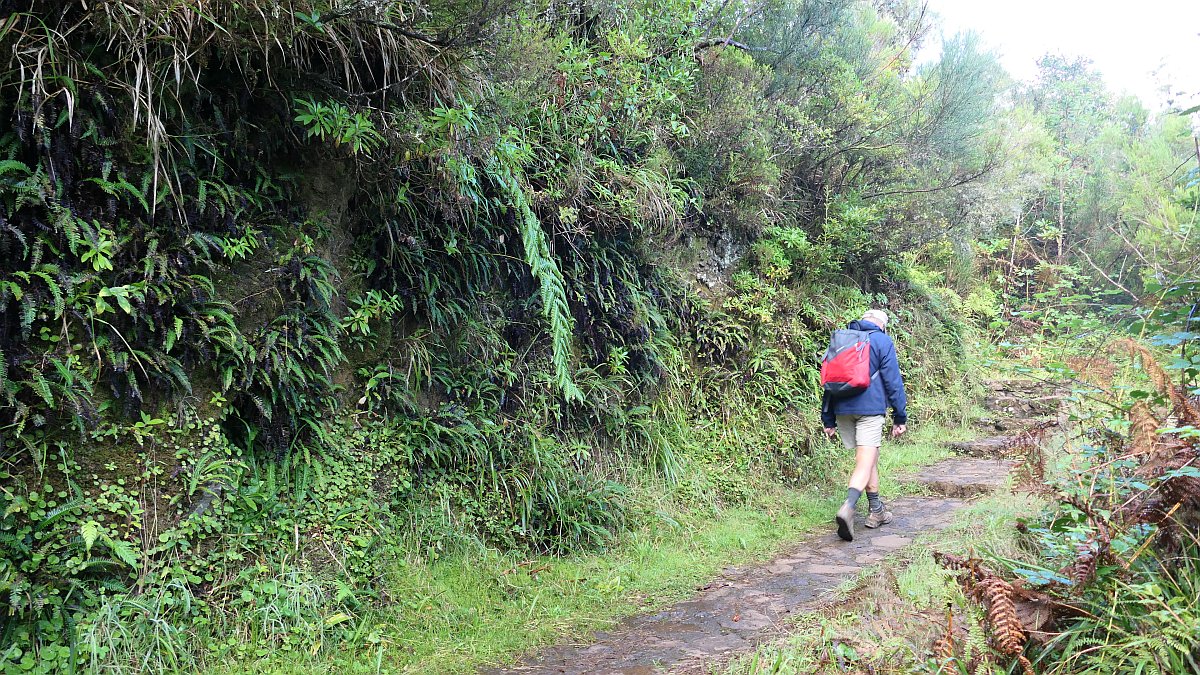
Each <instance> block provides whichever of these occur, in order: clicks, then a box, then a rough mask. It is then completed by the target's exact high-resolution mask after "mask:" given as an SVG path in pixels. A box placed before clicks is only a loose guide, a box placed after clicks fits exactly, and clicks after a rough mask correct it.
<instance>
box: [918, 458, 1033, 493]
mask: <svg viewBox="0 0 1200 675" xmlns="http://www.w3.org/2000/svg"><path fill="white" fill-rule="evenodd" d="M1014 465H1015V462H1012V461H1009V460H1004V459H990V458H982V457H956V458H954V459H949V460H946V461H944V462H939V463H937V464H934V465H933V466H931V467H929V468H927V469H925V470H924V471H922V472H920V473H918V474H917V475H916V479H917V482H919V483H921V484H923V485H925V486H926V487H928V488H929V489H930V490H932V491H933V492H935V493H937V494H939V495H945V496H947V497H965V498H970V497H976V496H979V495H982V494H986V493H988V492H992V491H993V490H996V489H997V488H1000V487H1003V486H1004V483H1005V481H1007V480H1008V473H1009V471H1011V470H1012V467H1013V466H1014Z"/></svg>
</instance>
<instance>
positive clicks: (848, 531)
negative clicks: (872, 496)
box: [836, 500, 854, 541]
mask: <svg viewBox="0 0 1200 675" xmlns="http://www.w3.org/2000/svg"><path fill="white" fill-rule="evenodd" d="M836 520H837V533H838V536H839V537H841V538H842V540H843V541H854V506H853V505H852V504H851V503H850V501H849V500H846V501H845V502H842V508H840V509H838V512H837V517H836Z"/></svg>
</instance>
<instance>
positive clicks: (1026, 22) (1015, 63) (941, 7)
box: [922, 0, 1200, 110]
mask: <svg viewBox="0 0 1200 675" xmlns="http://www.w3.org/2000/svg"><path fill="white" fill-rule="evenodd" d="M928 1H929V8H930V9H931V10H933V11H934V12H936V13H937V14H939V15H941V17H942V20H943V21H942V27H943V31H944V33H945V34H946V35H947V36H949V35H952V34H954V33H956V32H960V31H966V30H974V31H976V32H977V33H979V34H980V36H981V37H982V38H983V40H984V42H985V44H987V45H988V46H989V47H991V48H992V49H994V50H996V51H997V52H998V53H999V54H1000V60H1001V63H1003V65H1004V68H1005V69H1006V70H1008V72H1009V74H1011V75H1012V76H1013V77H1015V78H1017V79H1020V80H1030V79H1032V78H1033V77H1034V75H1035V74H1036V72H1037V66H1036V64H1035V62H1036V60H1037V59H1038V58H1039V57H1040V56H1042V55H1043V54H1045V53H1047V52H1055V53H1061V54H1063V55H1065V56H1068V57H1073V56H1084V57H1087V58H1089V59H1091V60H1092V61H1093V63H1094V65H1095V67H1096V69H1097V70H1099V71H1100V73H1101V74H1102V75H1103V77H1104V81H1105V83H1106V84H1107V85H1108V87H1109V88H1110V89H1112V90H1114V91H1117V92H1121V91H1124V92H1128V93H1131V94H1134V95H1136V96H1138V98H1140V99H1142V101H1143V103H1145V105H1146V106H1147V107H1148V108H1150V109H1151V110H1158V109H1161V108H1163V107H1164V106H1165V105H1166V104H1167V102H1166V100H1165V97H1164V96H1163V94H1162V92H1161V87H1162V85H1164V84H1170V85H1171V86H1172V88H1173V89H1174V90H1176V91H1183V92H1185V95H1184V96H1179V97H1176V98H1175V101H1174V105H1176V106H1179V107H1190V106H1191V105H1196V104H1200V0H1138V1H1136V2H1117V1H1116V0H928ZM930 42H931V43H933V42H934V41H930ZM930 48H937V47H936V44H931V45H930ZM922 56H924V57H929V56H931V55H928V54H922Z"/></svg>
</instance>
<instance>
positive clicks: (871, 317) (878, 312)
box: [862, 309, 888, 329]
mask: <svg viewBox="0 0 1200 675" xmlns="http://www.w3.org/2000/svg"><path fill="white" fill-rule="evenodd" d="M862 320H863V321H870V322H871V323H873V324H875V325H876V326H879V327H880V328H883V329H887V325H888V315H887V314H886V313H885V312H884V311H883V310H882V309H868V310H867V311H865V312H863V315H862Z"/></svg>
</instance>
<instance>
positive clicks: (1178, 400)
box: [1109, 338, 1200, 425]
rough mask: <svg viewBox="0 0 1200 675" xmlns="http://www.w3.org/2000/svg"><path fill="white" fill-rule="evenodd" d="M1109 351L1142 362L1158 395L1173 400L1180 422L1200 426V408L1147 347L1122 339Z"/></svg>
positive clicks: (1113, 344) (1173, 410)
mask: <svg viewBox="0 0 1200 675" xmlns="http://www.w3.org/2000/svg"><path fill="white" fill-rule="evenodd" d="M1109 349H1110V350H1112V351H1117V352H1124V353H1127V354H1128V355H1129V358H1131V359H1133V360H1136V361H1140V362H1141V364H1142V370H1144V371H1146V375H1147V376H1149V378H1150V381H1151V382H1152V383H1154V388H1155V389H1156V390H1157V391H1158V393H1160V394H1162V395H1164V396H1166V397H1167V398H1169V399H1170V400H1171V407H1172V412H1173V413H1174V414H1175V415H1178V416H1179V420H1180V421H1181V422H1182V423H1184V424H1191V425H1200V407H1197V406H1196V405H1195V404H1194V403H1192V402H1191V401H1190V400H1188V398H1187V396H1185V395H1184V394H1183V392H1181V391H1180V390H1179V389H1178V388H1177V387H1176V386H1175V385H1174V383H1172V382H1171V378H1170V376H1169V375H1167V371H1166V370H1164V369H1163V367H1162V365H1161V364H1159V362H1158V360H1157V359H1156V358H1155V357H1154V352H1151V351H1150V349H1149V348H1148V347H1146V345H1143V344H1142V343H1140V342H1138V341H1137V340H1134V339H1133V338H1122V339H1120V340H1117V341H1116V342H1114V343H1112V346H1111V347H1110V348H1109Z"/></svg>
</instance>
